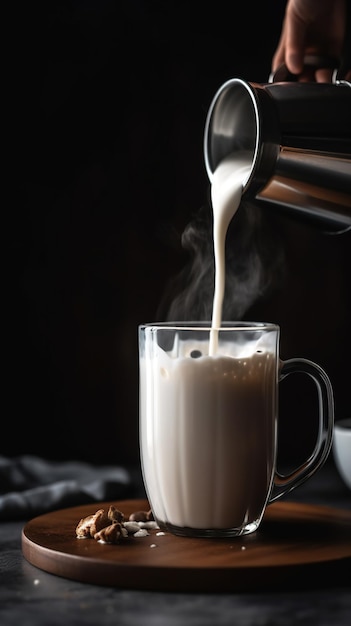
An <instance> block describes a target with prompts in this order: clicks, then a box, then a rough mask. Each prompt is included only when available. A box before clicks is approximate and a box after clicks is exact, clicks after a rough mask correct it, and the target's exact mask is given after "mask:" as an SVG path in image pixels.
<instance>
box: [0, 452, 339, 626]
mask: <svg viewBox="0 0 351 626" xmlns="http://www.w3.org/2000/svg"><path fill="white" fill-rule="evenodd" d="M140 495H142V494H140ZM288 498H289V499H290V500H292V501H299V502H309V503H312V504H323V505H327V506H333V507H336V508H339V509H349V510H350V509H351V492H350V491H349V490H348V489H347V488H346V486H345V485H344V484H343V482H342V481H341V478H340V477H339V475H338V474H337V472H336V469H335V466H334V463H333V460H332V459H329V460H328V462H327V463H326V465H325V466H324V467H323V468H322V469H321V470H320V471H319V473H318V474H317V475H315V476H314V477H312V478H311V479H310V480H309V481H308V482H307V483H306V484H305V485H303V486H301V487H300V488H299V489H297V490H296V491H294V492H293V493H292V494H290V495H289V496H288ZM25 523H26V522H25V521H24V522H18V521H16V522H2V523H1V524H0V623H1V625H2V626H12V625H13V626H19V625H21V626H27V625H28V626H32V625H33V626H34V625H35V626H40V625H41V624H43V625H45V626H54V625H55V624H62V623H63V622H64V623H66V624H74V625H77V626H80V625H83V624H84V625H88V624H92V625H94V626H95V625H96V624H99V625H101V626H105V625H106V626H107V625H110V624H111V625H112V624H113V625H114V626H115V625H118V626H120V625H125V626H127V625H128V626H129V625H131V626H132V625H134V624H142V625H143V626H149V625H150V626H157V625H160V626H167V625H169V626H176V625H178V624H179V625H180V624H182V625H183V626H184V625H185V624H189V625H199V626H200V625H201V626H206V625H207V624H208V625H209V626H223V625H229V624H230V625H231V626H232V625H234V624H240V626H249V625H251V624H252V625H255V626H263V625H268V624H269V625H274V624H277V625H278V624H279V626H285V625H289V624H291V625H294V626H296V624H301V625H308V626H314V625H316V626H317V625H318V626H346V624H347V625H349V624H350V623H351V593H350V591H351V582H350V581H351V577H350V571H348V572H346V571H345V585H343V586H340V585H339V586H335V584H333V580H330V584H329V583H328V586H327V587H326V585H325V581H323V582H322V583H321V586H320V588H318V587H317V588H315V586H314V588H313V590H312V589H305V590H301V591H289V590H287V591H283V592H282V591H279V592H269V593H267V592H264V593H263V592H262V593H256V592H255V593H252V592H249V591H248V592H246V593H242V592H240V593H225V594H220V593H219V594H218V593H217V594H210V593H207V594H205V593H204V594H202V593H188V594H187V593H163V592H162V593H161V592H158V591H157V590H156V591H152V592H150V591H135V590H119V589H111V588H107V587H99V586H95V585H90V584H84V583H79V582H75V581H72V580H68V579H64V578H60V577H58V576H54V575H51V574H48V573H46V572H45V571H42V570H39V569H37V568H36V567H34V566H32V565H31V564H30V563H29V562H27V561H26V560H25V559H24V558H23V556H22V552H21V531H22V528H23V526H24V525H25Z"/></svg>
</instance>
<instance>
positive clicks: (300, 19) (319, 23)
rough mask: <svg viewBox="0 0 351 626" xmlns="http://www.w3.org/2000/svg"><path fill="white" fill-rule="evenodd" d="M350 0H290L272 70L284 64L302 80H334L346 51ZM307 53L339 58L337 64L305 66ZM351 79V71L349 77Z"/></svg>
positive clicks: (347, 75)
mask: <svg viewBox="0 0 351 626" xmlns="http://www.w3.org/2000/svg"><path fill="white" fill-rule="evenodd" d="M345 32H346V0H287V5H286V10H285V17H284V21H283V26H282V31H281V36H280V40H279V43H278V46H277V49H276V51H275V53H274V56H273V59H272V72H275V71H276V70H277V69H278V68H279V67H280V66H281V65H282V64H285V66H286V67H287V69H288V71H289V72H290V73H292V74H295V75H296V76H297V77H298V80H299V81H301V82H306V81H311V80H312V81H317V82H330V81H331V79H332V73H333V69H337V67H338V66H339V63H340V59H341V56H342V52H343V45H344V39H345ZM306 55H314V56H316V55H317V56H318V57H322V58H326V57H327V58H329V59H330V58H331V59H335V67H334V68H331V67H324V68H323V67H319V68H316V67H308V66H304V58H305V56H306ZM345 78H346V80H351V70H348V71H347V73H346V76H345Z"/></svg>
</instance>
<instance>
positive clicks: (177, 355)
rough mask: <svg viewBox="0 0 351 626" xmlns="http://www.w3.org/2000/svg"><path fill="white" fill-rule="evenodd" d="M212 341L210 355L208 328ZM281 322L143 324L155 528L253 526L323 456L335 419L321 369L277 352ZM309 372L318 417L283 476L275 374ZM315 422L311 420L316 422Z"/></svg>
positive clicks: (207, 531) (145, 436)
mask: <svg viewBox="0 0 351 626" xmlns="http://www.w3.org/2000/svg"><path fill="white" fill-rule="evenodd" d="M213 332H215V333H217V337H216V341H218V348H217V350H216V353H215V354H214V355H213V356H209V342H210V335H211V333H213ZM279 335H280V328H279V326H277V325H275V324H269V323H256V322H255V323H247V322H235V323H224V324H223V325H222V327H221V328H220V329H219V330H218V331H214V330H211V325H210V324H208V323H202V322H198V323H195V322H181V323H178V322H177V323H157V324H144V325H141V326H139V367H140V399H139V402H140V407H139V410H140V454H141V465H142V473H143V480H144V485H145V490H146V494H147V497H148V500H149V504H150V506H151V509H152V511H153V514H154V517H155V519H156V521H157V522H158V524H159V526H160V528H161V529H163V530H166V531H169V532H172V533H173V534H176V535H182V536H191V537H234V536H240V535H245V534H249V533H252V532H254V531H255V530H256V529H257V528H258V527H259V524H260V522H261V520H262V517H263V515H264V511H265V508H266V506H267V505H268V504H270V503H271V502H274V501H275V500H277V499H279V498H281V497H282V496H284V495H285V494H287V493H288V492H290V491H291V490H292V489H294V488H296V487H298V486H299V485H301V484H302V483H303V482H305V481H306V480H307V479H309V478H310V477H311V476H312V475H313V474H314V473H315V472H316V471H317V470H318V469H319V468H320V467H321V466H322V465H323V463H324V462H325V460H326V458H327V456H328V454H329V452H330V448H331V442H332V435H333V425H334V408H333V407H334V402H333V391H332V387H331V384H330V381H329V378H328V376H327V374H326V373H325V372H324V370H323V369H322V368H321V367H319V366H318V365H316V364H315V363H313V362H311V361H308V360H306V359H300V358H295V359H290V360H287V361H284V362H283V361H281V360H280V359H279ZM294 372H303V373H305V374H307V375H309V376H310V377H312V379H313V380H314V382H315V384H316V386H317V390H318V404H319V426H318V433H317V436H316V444H315V448H314V451H313V453H312V454H311V456H310V457H309V458H308V459H307V460H306V462H305V463H303V464H302V465H301V466H300V467H298V468H297V469H295V470H294V471H293V472H291V473H289V474H288V475H285V476H283V475H281V474H279V473H278V471H277V468H276V458H277V428H278V415H277V413H278V411H277V405H278V383H279V381H280V380H282V379H283V378H284V377H285V376H287V375H289V374H292V373H294ZM316 430H317V429H316Z"/></svg>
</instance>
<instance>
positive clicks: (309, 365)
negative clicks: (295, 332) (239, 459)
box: [269, 359, 334, 502]
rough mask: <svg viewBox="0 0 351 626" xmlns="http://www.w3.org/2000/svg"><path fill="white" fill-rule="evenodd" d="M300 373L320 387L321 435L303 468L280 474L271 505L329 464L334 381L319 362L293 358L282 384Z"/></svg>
mask: <svg viewBox="0 0 351 626" xmlns="http://www.w3.org/2000/svg"><path fill="white" fill-rule="evenodd" d="M297 372H299V373H303V374H307V375H308V376H310V377H311V378H312V379H313V380H314V382H315V384H316V387H317V391H318V404H319V424H318V435H317V439H316V444H315V447H314V450H313V452H312V454H311V456H310V457H309V458H308V459H307V460H306V461H305V462H304V463H302V465H300V466H299V467H298V468H297V469H295V470H294V471H292V472H290V473H289V474H287V475H282V474H279V472H278V471H276V473H275V477H274V485H273V491H272V494H271V496H270V499H269V502H274V501H275V500H278V499H279V498H281V497H282V496H283V495H286V494H287V493H289V492H290V491H292V490H293V489H295V488H296V487H298V486H299V485H301V484H302V483H304V482H305V481H306V480H308V479H309V478H311V476H313V474H314V473H315V472H316V471H317V470H318V469H319V468H320V467H322V465H323V464H324V462H325V461H326V459H327V457H328V454H329V452H330V449H331V445H332V439H333V428H334V398H333V389H332V386H331V383H330V380H329V378H328V376H327V374H326V373H325V371H324V370H323V369H322V368H321V367H320V366H319V365H317V364H316V363H313V362H312V361H308V360H307V359H289V360H288V361H282V362H281V368H280V373H279V381H281V380H283V379H284V378H285V377H286V376H289V374H293V373H297Z"/></svg>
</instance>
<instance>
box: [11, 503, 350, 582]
mask: <svg viewBox="0 0 351 626" xmlns="http://www.w3.org/2000/svg"><path fill="white" fill-rule="evenodd" d="M110 504H113V505H115V506H116V507H117V508H118V509H120V510H121V511H122V512H123V513H124V514H125V516H126V518H127V517H128V516H129V514H130V513H132V512H133V511H138V510H148V509H149V505H148V502H147V501H146V500H125V501H116V502H102V503H98V504H92V505H88V506H87V505H84V506H78V507H74V508H69V509H62V510H59V511H55V512H52V513H48V514H46V515H42V516H40V517H36V518H34V519H33V520H31V521H30V522H28V523H27V524H26V525H25V526H24V528H23V532H22V552H23V555H24V557H25V558H26V559H27V560H28V561H29V562H30V563H31V564H32V565H35V566H36V567H38V568H40V569H42V570H45V571H46V572H49V573H51V574H55V575H58V576H63V577H65V578H69V579H72V580H78V581H81V582H86V583H92V584H96V585H104V586H111V587H118V588H124V589H127V588H128V589H145V590H158V591H161V590H162V591H202V592H204V591H206V592H211V591H212V592H230V591H239V590H240V591H242V590H249V591H252V590H267V589H297V588H311V587H312V588H313V587H316V586H317V587H320V586H328V587H330V586H333V585H340V584H342V585H346V584H350V580H351V576H350V574H351V512H350V511H346V510H340V509H334V508H331V507H326V506H315V505H310V504H299V503H294V502H278V503H274V504H271V505H270V506H269V507H268V508H267V510H266V513H265V516H264V518H263V520H262V523H261V526H260V528H259V529H258V530H257V531H256V532H255V533H253V534H251V535H246V536H245V537H237V538H231V539H228V538H225V539H209V538H204V539H193V538H187V537H177V536H174V535H172V534H170V533H166V534H164V535H162V536H158V535H157V534H156V533H157V532H158V531H157V530H151V531H149V533H150V534H149V535H148V536H146V537H139V538H136V537H133V536H130V537H128V539H125V540H122V541H121V543H120V544H115V545H111V544H102V543H99V542H97V541H95V540H94V539H77V538H76V533H75V528H76V526H77V523H78V522H79V520H80V519H81V518H82V517H86V516H88V515H90V514H92V513H95V511H97V510H98V509H99V508H105V509H108V507H109V506H110Z"/></svg>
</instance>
